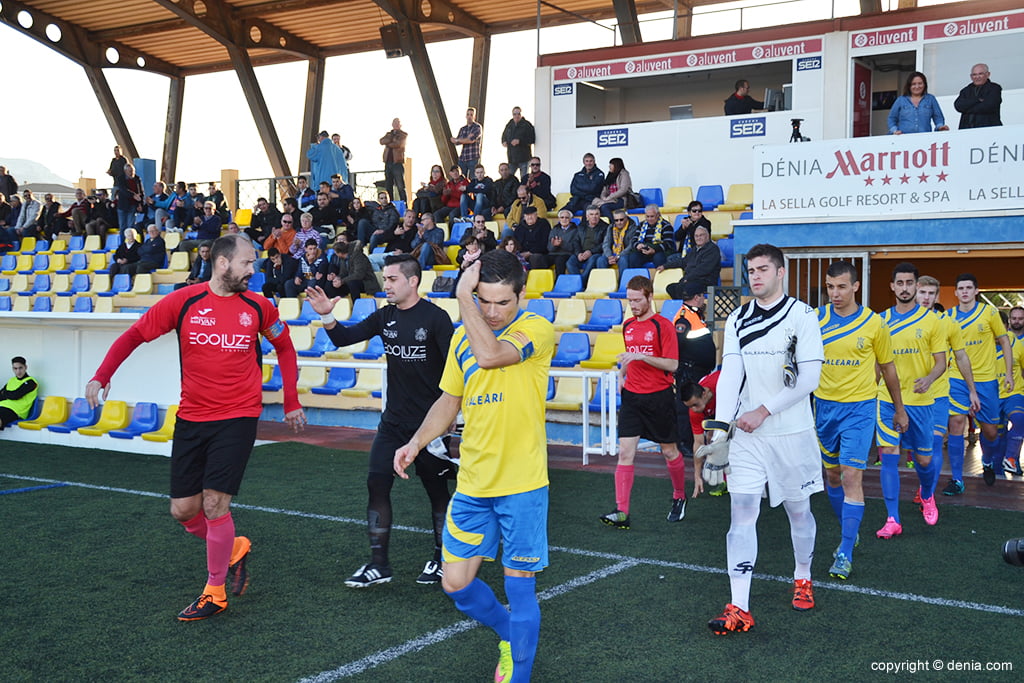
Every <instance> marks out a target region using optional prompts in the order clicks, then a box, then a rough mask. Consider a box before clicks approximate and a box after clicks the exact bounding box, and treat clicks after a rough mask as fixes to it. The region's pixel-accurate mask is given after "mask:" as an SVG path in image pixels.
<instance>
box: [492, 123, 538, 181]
mask: <svg viewBox="0 0 1024 683" xmlns="http://www.w3.org/2000/svg"><path fill="white" fill-rule="evenodd" d="M536 141H537V132H536V131H535V130H534V128H533V124H532V123H530V122H529V121H527V120H526V119H525V118H523V110H522V109H520V108H519V107H513V108H512V118H511V119H509V122H508V123H506V124H505V130H504V131H503V132H502V134H501V146H502V147H505V148H506V149H507V150H508V165H509V166H510V167H511V169H512V170H513V171H515V172H516V173H518V174H519V177H520V178H522V179H524V180H525V179H526V174H527V173H529V168H528V167H527V163H528V162H529V160H530V157H531V156H533V143H535V142H536Z"/></svg>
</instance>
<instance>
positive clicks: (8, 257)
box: [0, 254, 18, 272]
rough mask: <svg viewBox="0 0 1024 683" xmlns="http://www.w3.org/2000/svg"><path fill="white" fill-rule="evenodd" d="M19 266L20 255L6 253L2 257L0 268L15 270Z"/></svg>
mask: <svg viewBox="0 0 1024 683" xmlns="http://www.w3.org/2000/svg"><path fill="white" fill-rule="evenodd" d="M17 267H18V257H17V256H15V255H14V254H4V255H3V257H2V258H0V270H6V271H12V272H13V271H14V269H15V268H17Z"/></svg>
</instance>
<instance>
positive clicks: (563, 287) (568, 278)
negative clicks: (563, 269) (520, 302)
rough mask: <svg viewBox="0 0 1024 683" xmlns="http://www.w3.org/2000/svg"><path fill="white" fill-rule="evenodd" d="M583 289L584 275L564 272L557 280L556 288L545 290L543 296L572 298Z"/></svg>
mask: <svg viewBox="0 0 1024 683" xmlns="http://www.w3.org/2000/svg"><path fill="white" fill-rule="evenodd" d="M582 291H583V276H582V275H573V274H572V273H562V274H561V275H559V276H558V279H557V280H555V288H554V289H552V290H551V291H550V292H544V294H543V296H545V297H547V298H549V299H570V298H572V297H573V296H575V295H576V293H577V292H582Z"/></svg>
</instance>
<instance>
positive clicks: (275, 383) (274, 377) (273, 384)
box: [263, 365, 284, 391]
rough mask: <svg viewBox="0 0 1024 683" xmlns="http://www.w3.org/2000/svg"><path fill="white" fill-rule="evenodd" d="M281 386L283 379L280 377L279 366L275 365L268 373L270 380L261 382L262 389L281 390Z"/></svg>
mask: <svg viewBox="0 0 1024 683" xmlns="http://www.w3.org/2000/svg"><path fill="white" fill-rule="evenodd" d="M283 386H284V380H282V379H281V368H280V367H278V366H277V365H275V366H274V370H273V372H271V373H270V381H269V382H265V383H264V384H263V391H281V387H283Z"/></svg>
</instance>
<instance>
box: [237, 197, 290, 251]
mask: <svg viewBox="0 0 1024 683" xmlns="http://www.w3.org/2000/svg"><path fill="white" fill-rule="evenodd" d="M279 225H281V212H280V211H278V210H277V207H276V206H274V205H273V204H271V203H270V202H268V201H267V198H266V197H260V198H259V199H257V200H256V206H255V208H253V210H252V220H250V221H249V227H248V228H246V229H245V234H246V235H248V236H249V239H251V240H252V241H253V242H255V243H256V244H263V242H264V241H266V239H267V238H268V237H270V233H271V232H273V230H274V228H275V227H277V226H279Z"/></svg>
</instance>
